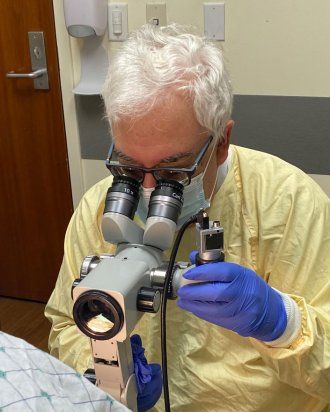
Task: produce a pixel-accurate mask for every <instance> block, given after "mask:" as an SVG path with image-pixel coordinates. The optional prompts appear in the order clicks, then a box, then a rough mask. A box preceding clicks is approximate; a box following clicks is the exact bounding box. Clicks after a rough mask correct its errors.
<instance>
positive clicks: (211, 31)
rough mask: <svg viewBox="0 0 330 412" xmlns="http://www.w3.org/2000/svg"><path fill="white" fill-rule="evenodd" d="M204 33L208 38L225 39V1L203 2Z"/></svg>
mask: <svg viewBox="0 0 330 412" xmlns="http://www.w3.org/2000/svg"><path fill="white" fill-rule="evenodd" d="M203 9H204V35H205V37H206V38H207V39H209V40H225V3H203Z"/></svg>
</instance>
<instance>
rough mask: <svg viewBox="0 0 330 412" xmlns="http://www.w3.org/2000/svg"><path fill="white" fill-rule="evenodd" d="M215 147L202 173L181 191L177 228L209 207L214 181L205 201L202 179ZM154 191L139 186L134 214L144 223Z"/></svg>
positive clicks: (152, 188)
mask: <svg viewBox="0 0 330 412" xmlns="http://www.w3.org/2000/svg"><path fill="white" fill-rule="evenodd" d="M216 146H217V144H216V143H215V144H214V145H213V148H212V153H211V155H210V157H209V160H208V162H207V164H206V167H205V169H204V171H203V172H202V173H200V174H199V175H197V176H195V177H193V178H192V179H191V182H190V184H189V185H188V186H186V187H185V188H184V190H183V199H184V201H183V206H182V210H181V214H180V216H179V219H178V224H177V226H178V227H181V226H182V225H183V223H184V222H185V221H186V220H187V219H189V218H190V217H191V216H192V215H194V214H195V213H197V212H198V211H199V210H200V209H206V208H208V207H210V199H211V197H212V195H213V192H214V189H215V184H216V181H215V183H214V186H213V190H212V192H211V195H210V198H209V199H206V198H205V192H204V184H203V179H204V175H205V173H206V170H207V168H208V166H209V163H210V160H211V158H212V157H213V152H214V149H215V147H216ZM154 189H155V188H154V187H151V188H145V187H143V186H141V188H140V201H139V204H138V207H137V211H136V213H137V215H138V216H139V217H140V218H141V220H142V221H143V222H144V223H145V222H146V220H147V216H148V208H149V202H150V197H151V193H152V192H153V190H154Z"/></svg>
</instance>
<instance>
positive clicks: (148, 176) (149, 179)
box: [142, 173, 156, 189]
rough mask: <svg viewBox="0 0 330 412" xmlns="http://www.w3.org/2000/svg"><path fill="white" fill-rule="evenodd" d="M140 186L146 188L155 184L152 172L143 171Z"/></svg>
mask: <svg viewBox="0 0 330 412" xmlns="http://www.w3.org/2000/svg"><path fill="white" fill-rule="evenodd" d="M142 186H143V187H145V188H146V189H148V188H149V187H155V186H156V179H155V178H154V177H153V175H152V173H145V175H144V180H143V183H142Z"/></svg>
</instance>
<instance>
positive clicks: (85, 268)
mask: <svg viewBox="0 0 330 412" xmlns="http://www.w3.org/2000/svg"><path fill="white" fill-rule="evenodd" d="M99 263H100V258H99V256H97V255H91V256H86V257H85V259H84V261H83V263H82V264H81V268H80V277H81V278H82V279H83V278H84V277H86V276H87V275H88V273H89V272H90V271H91V270H92V269H94V268H95V267H96V266H97V265H98V264H99Z"/></svg>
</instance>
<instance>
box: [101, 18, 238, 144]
mask: <svg viewBox="0 0 330 412" xmlns="http://www.w3.org/2000/svg"><path fill="white" fill-rule="evenodd" d="M169 88H171V89H174V90H183V91H186V92H188V95H189V96H190V98H191V99H192V102H193V108H194V111H195V116H196V119H197V121H198V123H199V124H200V125H201V126H202V127H205V128H206V129H207V130H209V131H210V132H211V133H212V134H213V136H214V137H216V138H221V137H222V135H223V131H224V129H225V126H226V123H227V122H228V120H229V119H230V116H231V110H232V100H233V96H232V88H231V82H230V79H229V76H228V73H227V70H226V68H225V64H224V58H223V53H222V50H220V49H219V48H218V47H215V46H214V45H213V44H212V43H210V42H207V41H206V40H205V39H204V38H202V37H200V36H197V35H194V34H191V33H189V32H188V31H187V30H186V28H185V27H183V26H179V25H177V24H171V25H169V26H166V27H160V28H157V27H155V26H153V25H149V24H148V25H144V26H142V27H141V28H140V29H138V30H136V31H135V32H133V33H132V34H131V35H130V36H129V38H128V40H127V41H126V42H125V43H123V46H122V47H121V49H120V50H119V51H118V52H117V53H116V55H115V57H114V58H113V60H112V62H111V63H110V68H109V72H108V75H107V78H106V81H105V84H104V87H103V91H102V96H103V99H104V103H105V107H106V114H107V117H108V119H109V122H110V125H112V124H114V123H115V122H116V121H118V120H119V119H120V118H123V117H127V116H132V117H134V116H135V117H136V116H141V115H143V114H145V113H146V112H148V111H149V110H151V108H152V107H153V106H154V105H155V104H157V103H159V102H160V101H161V99H162V98H163V97H164V95H165V91H166V90H168V89H169Z"/></svg>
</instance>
